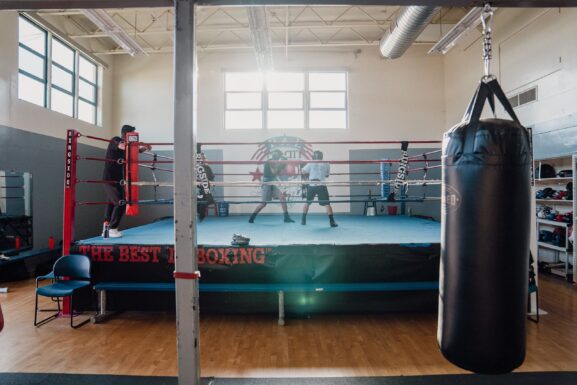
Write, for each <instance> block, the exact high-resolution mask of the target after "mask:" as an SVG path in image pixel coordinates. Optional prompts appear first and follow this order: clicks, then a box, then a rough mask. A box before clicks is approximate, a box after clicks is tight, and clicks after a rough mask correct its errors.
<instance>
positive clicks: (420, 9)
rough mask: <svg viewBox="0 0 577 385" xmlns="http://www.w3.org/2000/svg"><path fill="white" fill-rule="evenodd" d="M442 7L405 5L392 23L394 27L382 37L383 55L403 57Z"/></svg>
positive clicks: (394, 57)
mask: <svg viewBox="0 0 577 385" xmlns="http://www.w3.org/2000/svg"><path fill="white" fill-rule="evenodd" d="M440 9H441V7H431V6H410V7H405V8H403V9H402V10H401V12H400V13H399V16H398V17H397V18H396V20H395V21H394V22H393V23H392V25H393V26H394V29H392V30H391V32H390V33H388V34H385V36H383V38H382V39H381V43H380V49H381V55H383V56H384V57H385V58H387V59H397V58H399V57H401V56H402V55H403V54H404V53H405V51H407V49H409V47H410V46H411V44H413V42H414V41H415V40H416V39H417V37H419V35H420V34H421V32H423V30H424V29H425V27H427V25H429V23H430V22H431V19H432V18H433V16H434V15H435V14H436V13H437V12H438V11H439V10H440Z"/></svg>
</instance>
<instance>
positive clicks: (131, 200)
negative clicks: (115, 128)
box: [124, 132, 139, 215]
mask: <svg viewBox="0 0 577 385" xmlns="http://www.w3.org/2000/svg"><path fill="white" fill-rule="evenodd" d="M125 141H126V165H125V167H126V169H125V179H126V184H125V187H124V188H125V189H126V191H125V192H126V202H127V204H126V215H138V203H137V202H138V186H136V185H134V184H133V182H138V154H139V146H138V142H139V136H138V132H129V133H127V134H126V137H125Z"/></svg>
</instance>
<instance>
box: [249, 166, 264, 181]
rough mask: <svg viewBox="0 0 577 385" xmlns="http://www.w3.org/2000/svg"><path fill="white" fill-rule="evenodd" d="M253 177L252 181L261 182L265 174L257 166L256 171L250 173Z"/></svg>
mask: <svg viewBox="0 0 577 385" xmlns="http://www.w3.org/2000/svg"><path fill="white" fill-rule="evenodd" d="M249 174H250V175H252V181H253V182H254V181H255V180H258V181H259V182H260V181H261V180H262V176H263V173H262V172H260V168H259V167H258V166H257V168H256V171H252V172H249Z"/></svg>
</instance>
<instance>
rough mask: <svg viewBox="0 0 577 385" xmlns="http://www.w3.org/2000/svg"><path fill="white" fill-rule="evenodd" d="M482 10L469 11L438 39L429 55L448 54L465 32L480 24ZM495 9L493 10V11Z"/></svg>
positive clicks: (481, 8) (478, 8) (480, 8)
mask: <svg viewBox="0 0 577 385" xmlns="http://www.w3.org/2000/svg"><path fill="white" fill-rule="evenodd" d="M483 9H484V8H483V7H477V8H473V9H471V10H470V11H469V13H467V14H466V15H465V16H464V17H463V18H462V19H461V20H460V21H459V22H458V23H457V24H455V26H454V27H453V28H451V30H450V31H449V32H447V34H446V35H445V36H443V37H442V38H441V39H439V41H438V42H437V44H435V45H434V46H433V48H431V49H430V50H429V53H441V54H443V55H444V54H446V53H447V52H449V50H450V49H451V48H453V47H454V46H455V43H457V41H458V40H459V39H460V38H461V37H462V36H463V35H464V34H465V33H466V32H468V31H469V30H471V29H473V28H476V27H477V26H478V25H479V24H480V23H481V15H482V14H483ZM496 9H497V8H493V10H496Z"/></svg>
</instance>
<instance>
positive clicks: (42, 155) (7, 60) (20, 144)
mask: <svg viewBox="0 0 577 385" xmlns="http://www.w3.org/2000/svg"><path fill="white" fill-rule="evenodd" d="M17 37H18V13H17V12H12V11H1V12H0V52H2V58H1V60H0V169H2V170H16V171H27V172H30V173H32V191H33V192H32V209H33V213H32V214H33V223H34V247H37V248H38V247H46V246H47V245H48V237H49V236H50V235H53V236H54V237H55V240H56V242H57V243H58V241H60V239H61V236H62V202H63V198H62V196H63V183H64V179H63V178H64V152H65V136H66V130H67V129H71V128H73V129H77V130H79V131H81V132H83V133H85V134H89V135H96V136H102V137H109V136H111V133H112V132H113V131H112V129H111V117H112V114H111V108H112V86H111V81H112V76H111V72H112V67H110V68H109V69H108V70H105V71H104V79H103V81H104V83H103V84H104V95H103V96H104V99H103V100H104V106H103V108H102V113H103V116H102V118H103V119H102V122H103V126H102V127H98V126H94V125H91V124H88V123H85V122H82V121H80V120H78V119H73V118H70V117H68V116H66V115H63V114H60V113H58V112H54V111H51V110H49V109H46V108H42V107H40V106H37V105H35V104H32V103H28V102H25V101H23V100H19V99H18V38H17ZM92 144H93V146H88V145H84V144H83V145H80V151H81V153H82V154H85V155H86V156H99V157H102V156H103V155H104V150H103V146H104V145H105V144H104V143H100V142H93V143H92ZM79 170H80V172H82V175H83V177H86V179H99V178H100V177H101V176H102V164H100V163H93V164H86V163H85V162H81V164H80V165H79ZM91 187H92V188H86V187H82V188H80V189H79V194H78V198H79V200H84V201H86V200H92V201H101V200H102V199H103V198H104V194H103V193H102V189H101V188H99V187H96V188H94V186H91ZM102 210H103V208H102V207H83V208H79V209H78V216H77V220H76V222H77V226H76V233H77V237H79V238H84V237H87V236H93V235H96V234H98V233H99V232H100V229H101V226H102V217H103V215H102Z"/></svg>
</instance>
